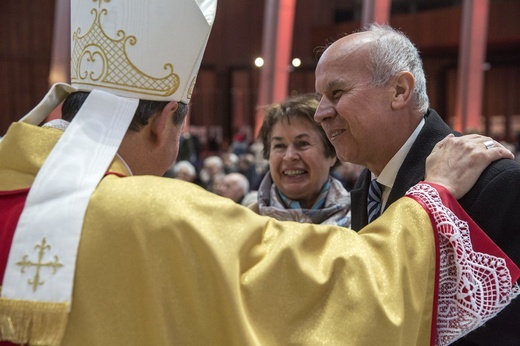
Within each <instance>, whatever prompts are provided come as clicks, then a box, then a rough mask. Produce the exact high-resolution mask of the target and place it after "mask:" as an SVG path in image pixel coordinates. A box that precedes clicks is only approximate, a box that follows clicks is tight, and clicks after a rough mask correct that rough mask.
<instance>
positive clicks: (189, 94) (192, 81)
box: [186, 75, 197, 99]
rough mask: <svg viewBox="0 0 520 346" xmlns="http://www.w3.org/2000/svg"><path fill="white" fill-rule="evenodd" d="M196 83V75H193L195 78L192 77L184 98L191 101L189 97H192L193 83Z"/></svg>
mask: <svg viewBox="0 0 520 346" xmlns="http://www.w3.org/2000/svg"><path fill="white" fill-rule="evenodd" d="M196 81H197V75H195V77H193V79H192V80H191V84H190V87H189V88H188V94H187V95H186V97H187V98H188V99H191V95H193V89H195V82H196Z"/></svg>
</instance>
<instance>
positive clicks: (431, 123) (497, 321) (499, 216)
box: [350, 109, 520, 346]
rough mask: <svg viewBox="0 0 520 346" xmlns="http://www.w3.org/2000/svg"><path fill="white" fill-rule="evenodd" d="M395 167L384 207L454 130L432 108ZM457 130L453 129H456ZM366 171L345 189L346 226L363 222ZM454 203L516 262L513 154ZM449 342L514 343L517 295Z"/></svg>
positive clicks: (519, 232)
mask: <svg viewBox="0 0 520 346" xmlns="http://www.w3.org/2000/svg"><path fill="white" fill-rule="evenodd" d="M425 121H426V122H425V124H424V127H423V128H422V130H421V132H420V133H419V135H418V137H417V139H416V140H415V142H414V144H413V145H412V147H411V149H410V152H409V153H408V155H407V156H406V158H405V160H404V162H403V164H402V166H401V168H400V169H399V171H398V173H397V177H396V180H395V182H394V186H393V188H392V191H391V192H390V196H389V198H388V202H387V203H386V207H388V206H389V205H390V204H392V203H393V202H395V201H396V200H397V199H399V198H400V197H402V196H403V195H404V194H405V193H406V191H407V190H408V189H409V188H410V187H412V186H413V185H415V184H416V183H417V182H419V181H421V180H424V173H425V162H426V157H427V156H428V155H429V154H430V152H431V151H432V149H433V147H434V146H435V144H436V143H437V142H439V141H440V140H441V139H443V138H444V137H446V136H447V135H448V134H450V133H455V134H457V133H456V132H455V131H453V130H452V129H450V127H449V126H448V125H447V124H446V123H445V122H444V121H443V120H442V119H441V117H440V116H439V115H438V114H437V113H436V112H435V111H434V110H433V109H429V110H428V112H427V113H426V115H425ZM457 135H458V134H457ZM369 184H370V172H369V171H368V170H367V169H365V170H364V171H363V172H362V173H361V175H360V177H359V178H358V180H357V182H356V185H355V186H354V188H353V189H352V191H350V193H351V198H352V228H353V229H355V230H360V229H361V228H363V226H365V225H366V224H367V193H368V185H369ZM459 203H460V204H461V205H462V207H463V208H464V209H465V210H466V212H467V213H468V214H469V215H470V216H471V217H472V218H473V220H475V221H476V223H477V224H478V225H479V226H480V227H481V228H482V229H483V230H484V231H485V232H486V233H487V234H488V235H489V236H490V238H491V239H493V241H494V242H495V243H496V244H497V245H498V246H500V248H501V249H502V250H503V251H504V252H505V253H506V254H507V255H508V256H509V257H510V258H511V259H512V260H513V261H514V262H515V263H516V264H517V265H519V266H520V165H519V164H518V163H517V162H515V161H514V160H507V159H503V160H498V161H495V162H493V163H492V164H491V165H489V167H487V168H486V169H485V170H484V172H483V173H482V175H481V176H480V178H479V179H478V181H477V182H476V184H475V185H474V186H473V188H472V189H471V190H470V191H469V192H468V193H467V194H466V195H465V196H464V197H462V198H461V199H460V200H459ZM453 345H501V346H503V345H520V299H519V298H517V299H516V300H515V301H514V302H513V303H511V304H510V305H509V306H508V307H507V308H505V309H504V310H503V311H502V312H501V313H500V314H499V315H498V316H497V317H495V318H494V319H492V320H490V321H489V322H488V323H487V324H486V325H484V326H482V327H480V328H479V329H477V330H475V331H474V332H472V333H470V334H469V335H468V336H466V338H464V339H461V340H459V341H458V342H456V343H454V344H453Z"/></svg>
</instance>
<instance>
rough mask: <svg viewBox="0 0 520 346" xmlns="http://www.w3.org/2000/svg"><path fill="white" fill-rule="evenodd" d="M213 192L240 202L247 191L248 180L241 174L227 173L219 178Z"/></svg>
mask: <svg viewBox="0 0 520 346" xmlns="http://www.w3.org/2000/svg"><path fill="white" fill-rule="evenodd" d="M215 192H216V194H217V195H219V196H222V197H227V198H231V199H232V200H233V201H235V202H237V203H239V204H240V203H242V200H243V199H244V197H245V195H246V194H247V193H248V192H249V181H248V180H247V178H246V177H245V176H244V175H243V174H240V173H228V174H226V175H225V176H224V177H222V179H220V181H219V182H218V185H217V188H216V191H215Z"/></svg>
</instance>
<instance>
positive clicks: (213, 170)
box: [199, 155, 225, 193]
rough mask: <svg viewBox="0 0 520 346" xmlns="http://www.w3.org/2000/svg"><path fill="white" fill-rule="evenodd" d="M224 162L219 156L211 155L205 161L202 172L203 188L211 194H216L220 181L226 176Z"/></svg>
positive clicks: (200, 175)
mask: <svg viewBox="0 0 520 346" xmlns="http://www.w3.org/2000/svg"><path fill="white" fill-rule="evenodd" d="M224 174H225V171H224V161H222V158H221V157H220V156H217V155H211V156H208V157H206V158H205V159H204V161H203V164H202V169H201V170H200V174H199V177H200V180H201V182H202V186H203V187H204V188H205V189H206V190H208V191H209V192H213V193H215V189H216V188H217V185H218V181H219V180H220V179H222V177H223V176H224Z"/></svg>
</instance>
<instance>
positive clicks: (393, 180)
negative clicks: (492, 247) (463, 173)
mask: <svg viewBox="0 0 520 346" xmlns="http://www.w3.org/2000/svg"><path fill="white" fill-rule="evenodd" d="M316 90H317V92H318V93H319V94H321V95H322V97H321V101H320V105H319V107H318V109H317V111H316V115H315V120H316V121H319V122H320V123H321V124H322V126H323V128H324V129H325V131H326V133H327V136H328V137H329V139H330V140H331V142H332V143H333V144H334V147H335V148H336V152H337V154H338V157H339V159H340V160H342V161H346V162H352V163H356V164H360V165H363V166H365V167H366V169H365V170H364V171H363V172H362V173H361V175H360V177H359V179H358V180H357V182H356V186H355V187H354V189H353V190H352V191H351V199H352V228H353V229H355V230H360V229H361V228H362V227H363V226H365V225H366V224H367V223H369V214H370V216H373V217H377V216H378V215H379V214H380V213H381V212H382V211H383V210H384V209H386V208H387V207H388V206H389V205H390V204H392V203H393V202H394V201H396V200H397V199H398V198H399V197H401V196H403V195H404V194H405V192H406V191H407V190H408V189H409V188H410V187H412V186H413V185H414V184H415V183H417V182H418V181H420V180H424V175H425V162H426V157H427V156H428V153H429V152H430V151H431V150H432V148H433V147H434V146H435V144H436V143H437V142H439V141H440V140H441V139H443V138H445V137H446V136H447V135H449V134H455V135H458V134H457V133H456V132H455V131H453V130H452V129H450V127H449V126H448V125H446V123H445V122H444V121H443V120H442V118H441V117H440V116H439V115H438V114H437V113H436V112H435V111H434V110H433V109H431V108H429V101H428V96H427V93H426V78H425V75H424V71H423V67H422V61H421V59H420V56H419V53H418V51H417V49H416V47H415V46H414V45H413V43H412V42H410V40H409V39H408V38H407V37H406V36H405V35H404V34H403V33H401V32H399V31H397V30H394V29H392V28H391V27H389V26H385V25H383V26H380V25H371V26H370V27H369V28H367V30H366V31H363V32H359V33H355V34H352V35H348V36H345V37H343V38H341V39H339V40H338V41H336V42H334V43H333V44H332V45H330V46H329V47H327V49H326V50H325V51H324V53H323V55H322V56H321V58H320V61H319V62H318V66H317V68H316ZM475 136H478V135H475ZM479 145H480V144H479ZM482 145H485V146H486V147H491V146H493V145H496V142H494V141H493V140H492V139H490V138H489V137H484V136H482ZM468 169H471V167H468ZM372 180H375V182H377V183H378V184H375V182H374V183H371V181H372ZM370 185H373V186H375V185H378V186H379V189H376V190H374V191H376V192H374V193H372V194H370V195H371V196H377V198H379V199H380V201H381V206H380V207H379V204H377V203H376V204H372V203H371V202H370V201H369V187H370ZM459 202H460V203H461V205H462V206H463V207H464V209H465V210H466V211H467V212H468V213H469V215H470V216H471V217H472V218H473V219H474V220H475V221H476V222H477V223H478V224H479V225H480V226H481V227H482V228H483V230H484V231H485V232H486V233H487V234H488V235H489V236H490V237H491V238H492V239H493V240H494V241H495V243H496V244H498V245H499V246H500V247H501V248H502V249H503V250H504V251H505V252H506V253H507V254H508V255H509V257H510V258H511V259H512V260H513V261H514V262H515V263H517V264H519V263H520V165H519V164H518V163H516V162H515V161H514V160H499V161H497V162H495V163H493V164H491V165H490V166H489V167H488V168H487V169H486V170H485V171H484V172H483V173H482V175H481V177H480V179H479V180H478V182H477V183H476V184H475V186H474V187H473V188H472V189H471V190H470V191H469V192H468V193H467V194H466V195H465V196H464V197H463V198H462V199H460V201H459ZM370 221H372V218H371V219H370ZM468 290H469V291H470V292H471V287H470V286H468ZM519 340H520V301H518V300H517V301H516V302H513V303H512V304H511V305H510V306H509V307H508V308H507V309H506V310H505V311H503V312H502V313H501V314H500V315H498V316H497V317H495V318H494V319H492V320H491V321H489V322H488V323H487V324H486V325H484V326H482V327H481V328H479V329H478V330H476V331H474V332H473V333H470V334H469V335H467V336H466V337H465V338H463V339H461V340H459V341H458V342H457V343H455V344H456V345H518V343H519V342H520V341H519Z"/></svg>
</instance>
